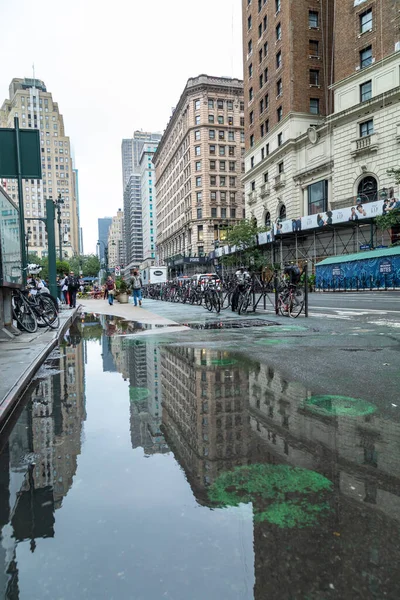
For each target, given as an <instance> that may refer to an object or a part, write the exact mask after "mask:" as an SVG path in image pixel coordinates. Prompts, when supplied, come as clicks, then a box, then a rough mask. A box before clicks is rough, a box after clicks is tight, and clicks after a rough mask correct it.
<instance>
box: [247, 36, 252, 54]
mask: <svg viewBox="0 0 400 600" xmlns="http://www.w3.org/2000/svg"><path fill="white" fill-rule="evenodd" d="M252 52H253V42H252V40H249V43H248V44H247V53H248V55H249V56H250V55H251V54H252Z"/></svg>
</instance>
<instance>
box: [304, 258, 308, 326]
mask: <svg viewBox="0 0 400 600" xmlns="http://www.w3.org/2000/svg"><path fill="white" fill-rule="evenodd" d="M304 276H305V281H304V315H305V316H306V317H308V263H306V264H305V265H304Z"/></svg>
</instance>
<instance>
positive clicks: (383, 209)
mask: <svg viewBox="0 0 400 600" xmlns="http://www.w3.org/2000/svg"><path fill="white" fill-rule="evenodd" d="M394 208H400V201H399V200H398V199H397V198H387V199H386V200H377V201H376V202H370V203H368V204H354V206H348V207H346V208H338V209H336V210H328V211H327V212H324V213H318V214H315V215H308V216H307V217H299V218H298V219H286V220H285V221H282V222H280V223H276V224H275V225H274V234H275V235H285V234H288V233H299V232H301V231H304V230H308V229H323V228H324V227H329V226H330V225H338V224H339V223H347V222H358V221H362V220H364V219H371V218H373V217H378V216H380V215H386V214H388V213H389V212H390V211H391V210H393V209H394Z"/></svg>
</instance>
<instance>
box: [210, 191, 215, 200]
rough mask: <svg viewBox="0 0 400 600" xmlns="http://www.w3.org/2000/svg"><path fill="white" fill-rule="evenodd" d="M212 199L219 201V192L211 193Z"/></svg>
mask: <svg viewBox="0 0 400 600" xmlns="http://www.w3.org/2000/svg"><path fill="white" fill-rule="evenodd" d="M210 199H211V200H216V199H217V192H210Z"/></svg>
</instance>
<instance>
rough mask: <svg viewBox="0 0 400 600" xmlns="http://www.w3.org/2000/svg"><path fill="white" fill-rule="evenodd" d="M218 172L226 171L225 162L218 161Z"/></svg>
mask: <svg viewBox="0 0 400 600" xmlns="http://www.w3.org/2000/svg"><path fill="white" fill-rule="evenodd" d="M219 170H220V171H226V160H220V161H219Z"/></svg>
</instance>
